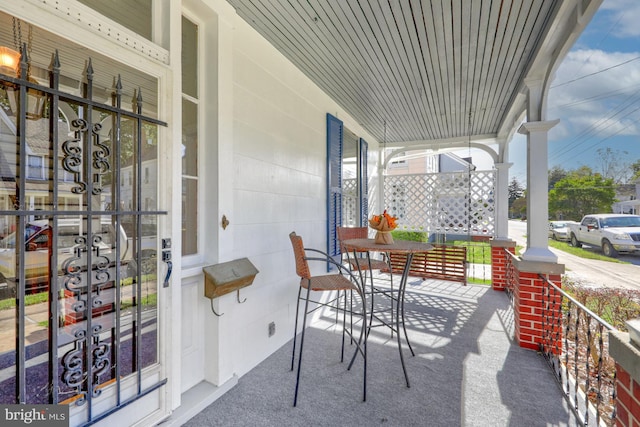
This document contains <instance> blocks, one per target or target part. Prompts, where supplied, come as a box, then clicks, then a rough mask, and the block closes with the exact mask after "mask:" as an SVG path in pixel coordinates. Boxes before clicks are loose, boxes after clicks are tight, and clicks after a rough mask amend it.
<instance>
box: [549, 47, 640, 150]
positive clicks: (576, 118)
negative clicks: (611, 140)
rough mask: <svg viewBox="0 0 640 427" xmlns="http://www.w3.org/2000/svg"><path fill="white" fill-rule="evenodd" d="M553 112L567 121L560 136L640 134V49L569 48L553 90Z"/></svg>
mask: <svg viewBox="0 0 640 427" xmlns="http://www.w3.org/2000/svg"><path fill="white" fill-rule="evenodd" d="M628 61H631V62H628ZM627 62H628V63H627ZM625 63H626V64H625ZM620 64H623V65H620ZM602 70H606V71H602ZM554 86H555V87H554ZM548 117H549V119H554V118H558V117H559V118H561V120H562V123H561V125H560V126H558V129H555V130H554V131H553V134H552V137H553V138H554V139H560V138H566V137H570V136H573V137H577V136H578V135H580V134H583V133H584V137H587V138H605V137H610V136H612V135H613V134H619V135H633V134H640V124H638V123H637V122H640V53H637V52H632V53H620V52H604V51H602V50H593V49H580V50H575V51H571V52H569V54H568V55H567V57H566V58H565V60H564V61H563V63H562V65H561V66H560V67H559V69H558V71H557V73H556V78H555V80H554V83H553V84H552V89H551V91H550V93H549V108H548Z"/></svg>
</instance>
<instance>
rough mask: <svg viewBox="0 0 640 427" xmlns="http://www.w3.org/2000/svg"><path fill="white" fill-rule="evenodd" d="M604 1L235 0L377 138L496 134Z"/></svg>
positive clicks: (458, 138)
mask: <svg viewBox="0 0 640 427" xmlns="http://www.w3.org/2000/svg"><path fill="white" fill-rule="evenodd" d="M601 1H602V0H558V1H555V0H554V1H550V0H432V1H424V0H423V1H420V0H369V1H366V0H299V1H298V0H228V2H229V3H230V4H231V5H232V6H233V7H235V8H236V11H237V13H238V15H239V16H240V17H242V18H243V19H244V20H246V21H247V22H248V23H249V24H250V25H251V26H252V27H253V28H254V29H256V30H257V31H258V32H259V33H260V34H261V35H263V36H264V37H265V38H266V39H267V40H268V41H269V42H270V43H272V44H273V45H274V46H275V47H276V48H277V49H278V50H279V51H280V52H281V53H282V54H283V55H285V56H286V57H287V58H288V59H289V60H290V61H292V62H293V64H295V65H296V66H297V67H298V68H299V69H300V70H302V71H303V72H304V73H305V74H306V75H307V76H308V77H309V78H310V79H311V80H313V81H314V82H315V83H316V84H317V85H318V86H319V87H320V88H322V89H323V90H324V91H325V92H326V93H328V94H329V95H330V96H331V97H332V98H333V99H334V100H335V101H336V102H337V103H338V104H339V105H340V106H341V107H342V108H344V109H345V110H346V111H347V112H348V113H349V114H350V115H352V116H353V117H354V118H355V119H356V120H357V121H358V122H359V123H360V124H361V125H362V126H363V127H364V128H365V129H366V130H367V131H368V132H370V133H371V134H372V135H373V136H374V137H375V138H377V139H378V140H379V141H383V140H384V139H385V131H384V128H385V126H384V124H385V122H386V124H387V125H386V128H387V130H386V142H387V143H388V144H390V145H405V146H406V145H415V146H416V147H417V146H421V147H428V146H433V147H435V148H444V147H446V146H455V145H461V144H462V143H463V142H464V141H469V140H484V141H486V142H495V141H496V138H497V139H498V140H499V141H501V142H504V139H505V138H506V137H507V136H508V135H509V134H510V133H511V132H513V130H514V129H515V127H517V126H518V124H519V122H520V120H521V119H522V117H523V113H524V111H525V105H526V97H525V96H524V94H525V93H526V91H525V90H524V81H525V79H529V78H536V79H543V80H544V81H545V82H546V85H548V84H549V82H550V79H549V77H550V75H551V73H552V71H553V69H554V66H555V65H557V63H558V61H559V60H560V59H562V57H563V56H564V55H565V54H566V52H567V51H568V49H569V48H570V47H571V45H572V44H573V43H574V42H575V40H576V38H577V36H578V34H579V33H580V32H581V31H582V29H583V28H584V27H585V26H586V24H587V22H588V21H589V20H590V19H591V17H592V16H593V14H594V13H595V11H596V10H597V8H598V6H599V5H600V3H601Z"/></svg>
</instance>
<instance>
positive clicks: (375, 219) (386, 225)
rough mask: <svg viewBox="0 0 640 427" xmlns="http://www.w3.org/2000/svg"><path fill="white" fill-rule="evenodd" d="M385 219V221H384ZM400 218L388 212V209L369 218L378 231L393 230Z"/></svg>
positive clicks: (372, 226) (371, 224)
mask: <svg viewBox="0 0 640 427" xmlns="http://www.w3.org/2000/svg"><path fill="white" fill-rule="evenodd" d="M383 219H384V221H383ZM397 221H398V218H396V217H395V216H391V215H390V214H388V213H387V211H386V209H385V211H384V212H383V213H382V215H373V216H372V217H371V219H370V220H369V225H370V226H371V228H374V229H376V230H378V231H391V230H393V229H395V228H396V227H397V226H398V222H397Z"/></svg>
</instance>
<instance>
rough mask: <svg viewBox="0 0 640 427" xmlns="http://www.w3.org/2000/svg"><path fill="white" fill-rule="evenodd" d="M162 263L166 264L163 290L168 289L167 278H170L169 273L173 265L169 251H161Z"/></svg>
mask: <svg viewBox="0 0 640 427" xmlns="http://www.w3.org/2000/svg"><path fill="white" fill-rule="evenodd" d="M162 261H164V262H165V264H167V274H166V275H165V276H164V282H163V283H162V287H163V288H168V287H169V278H170V277H171V271H172V270H173V263H172V262H171V251H168V250H165V251H162Z"/></svg>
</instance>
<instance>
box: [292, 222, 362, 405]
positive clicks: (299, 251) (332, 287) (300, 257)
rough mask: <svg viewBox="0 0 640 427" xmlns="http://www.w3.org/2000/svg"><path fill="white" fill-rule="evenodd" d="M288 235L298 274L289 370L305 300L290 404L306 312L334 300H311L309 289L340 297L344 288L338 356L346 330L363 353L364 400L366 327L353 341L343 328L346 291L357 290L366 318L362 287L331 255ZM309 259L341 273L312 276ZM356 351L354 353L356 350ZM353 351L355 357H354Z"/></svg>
mask: <svg viewBox="0 0 640 427" xmlns="http://www.w3.org/2000/svg"><path fill="white" fill-rule="evenodd" d="M289 238H290V239H291V244H292V246H293V254H294V256H295V261H296V273H297V274H298V276H300V286H299V288H298V299H297V300H296V302H297V304H296V320H295V326H294V331H293V351H292V353H291V370H292V371H293V368H294V364H295V353H296V338H297V335H298V313H299V308H300V300H301V299H304V301H305V303H304V317H303V320H302V335H301V337H300V350H299V354H298V373H297V376H296V389H295V395H294V398H293V406H296V405H297V404H298V387H299V385H300V372H301V368H302V350H303V347H304V334H305V329H306V325H307V315H308V314H310V313H312V312H313V311H315V310H316V309H318V308H320V307H322V306H331V307H333V305H332V302H333V301H329V302H322V301H315V300H310V298H309V297H310V294H311V291H314V292H333V291H336V292H338V297H337V298H339V295H340V294H339V292H340V291H345V292H344V303H343V308H342V309H339V304H336V306H335V308H337V309H338V310H341V311H342V312H343V318H342V350H341V356H340V361H341V362H343V361H344V339H345V338H344V336H345V333H346V334H348V335H350V336H351V337H352V339H353V341H354V342H356V346H357V348H356V352H359V353H360V354H362V356H363V359H364V366H363V386H362V391H363V399H362V400H363V401H365V400H367V343H366V339H365V337H364V330H365V327H366V322H364V321H363V322H362V327H361V328H360V337H359V338H358V340H357V341H356V340H355V338H353V336H352V332H351V331H348V330H347V328H346V327H345V323H346V313H347V309H346V294H347V292H349V293H352V292H353V291H355V292H356V293H358V295H359V296H360V300H361V301H362V304H361V305H362V313H361V315H362V318H363V319H366V318H367V314H366V307H365V304H364V290H363V289H362V287H361V284H360V282H359V281H358V280H357V279H356V277H355V276H353V273H351V272H350V271H349V270H348V269H347V268H346V267H344V266H343V265H340V264H339V263H337V262H336V261H335V260H333V258H331V257H330V256H329V255H328V254H326V253H325V252H322V251H319V250H317V249H310V248H305V247H304V244H303V242H302V238H301V237H300V236H298V235H296V233H295V232H292V233H291V234H289ZM307 252H313V253H316V254H318V256H316V257H309V256H307ZM308 261H321V262H323V263H327V262H329V263H332V264H333V265H335V266H336V267H337V268H338V270H339V271H340V273H338V274H328V275H321V276H312V275H311V270H310V269H309V263H308ZM343 273H344V274H346V275H348V276H349V277H350V279H351V280H350V279H347V277H345V276H344V275H343ZM303 288H304V289H306V290H307V292H306V296H302V289H303ZM310 301H311V302H313V303H315V304H317V306H315V307H314V308H313V309H311V310H309V302H310ZM355 354H357V353H355ZM355 354H354V357H355ZM350 367H351V365H349V368H350Z"/></svg>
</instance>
